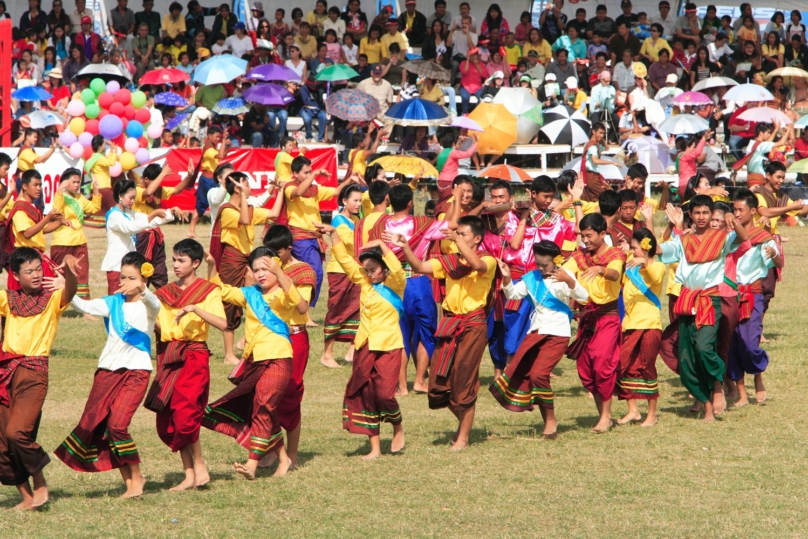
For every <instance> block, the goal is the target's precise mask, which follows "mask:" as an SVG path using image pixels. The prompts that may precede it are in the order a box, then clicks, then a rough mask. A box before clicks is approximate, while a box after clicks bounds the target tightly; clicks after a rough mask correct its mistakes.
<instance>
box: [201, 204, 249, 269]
mask: <svg viewBox="0 0 808 539" xmlns="http://www.w3.org/2000/svg"><path fill="white" fill-rule="evenodd" d="M225 208H232V209H234V210H236V211H240V210H239V208H236V207H235V206H233V205H232V204H230V203H229V202H225V203H224V204H222V205H221V206H220V207H219V213H217V214H216V220H215V221H213V229H212V230H211V231H210V254H211V255H212V256H213V260H215V261H216V270H217V271H218V270H219V264H220V261H221V259H222V253H223V252H224V245H223V244H222V212H224V210H225ZM250 212H252V209H251V210H250Z"/></svg>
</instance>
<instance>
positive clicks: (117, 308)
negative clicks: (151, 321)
mask: <svg viewBox="0 0 808 539" xmlns="http://www.w3.org/2000/svg"><path fill="white" fill-rule="evenodd" d="M103 299H104V303H106V304H107V309H109V318H104V327H105V328H106V329H107V333H109V321H110V320H112V327H113V328H115V333H117V334H118V336H119V337H120V338H121V340H122V341H123V342H125V343H126V344H128V345H129V346H134V347H135V348H137V349H138V350H142V351H143V352H146V353H147V354H151V337H150V336H149V335H148V334H147V333H144V332H143V331H140V330H139V329H137V328H134V327H132V326H130V325H129V324H127V323H126V320H124V316H123V303H124V296H123V294H113V295H112V296H107V297H105V298H103Z"/></svg>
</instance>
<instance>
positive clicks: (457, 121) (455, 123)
mask: <svg viewBox="0 0 808 539" xmlns="http://www.w3.org/2000/svg"><path fill="white" fill-rule="evenodd" d="M806 118H808V116H806ZM449 125H450V126H451V127H457V128H458V129H468V130H469V131H477V132H479V133H482V131H483V128H482V127H480V124H478V123H477V122H475V121H474V120H472V119H471V118H469V117H468V116H455V117H454V118H452V123H450V124H449Z"/></svg>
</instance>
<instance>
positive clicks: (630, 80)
mask: <svg viewBox="0 0 808 539" xmlns="http://www.w3.org/2000/svg"><path fill="white" fill-rule="evenodd" d="M612 78H613V79H614V82H616V83H617V84H618V86H620V91H621V92H626V93H628V92H630V91H631V90H633V89H634V86H635V84H634V62H631V65H630V66H628V67H626V64H625V63H623V62H620V63H618V64H617V65H616V66H615V68H614V76H613V77H612Z"/></svg>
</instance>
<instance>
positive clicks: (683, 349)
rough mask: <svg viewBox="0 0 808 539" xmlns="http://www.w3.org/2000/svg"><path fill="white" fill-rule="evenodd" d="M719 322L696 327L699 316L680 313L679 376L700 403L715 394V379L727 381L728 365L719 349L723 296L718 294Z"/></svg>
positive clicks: (714, 299)
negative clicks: (725, 379) (719, 326)
mask: <svg viewBox="0 0 808 539" xmlns="http://www.w3.org/2000/svg"><path fill="white" fill-rule="evenodd" d="M712 300H713V311H714V312H715V324H713V325H711V326H702V327H701V328H700V329H696V317H695V316H679V377H680V378H681V380H682V385H684V386H685V387H686V388H687V390H688V391H689V392H690V394H691V395H693V396H694V397H695V398H696V399H697V400H698V401H699V402H702V403H704V402H707V401H708V400H710V396H711V395H712V394H713V382H715V381H719V382H722V381H723V380H724V370H725V369H726V366H725V365H724V362H723V361H722V360H721V358H720V357H719V356H718V352H717V351H716V343H717V341H718V323H719V321H720V320H721V298H719V297H714V298H712Z"/></svg>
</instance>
